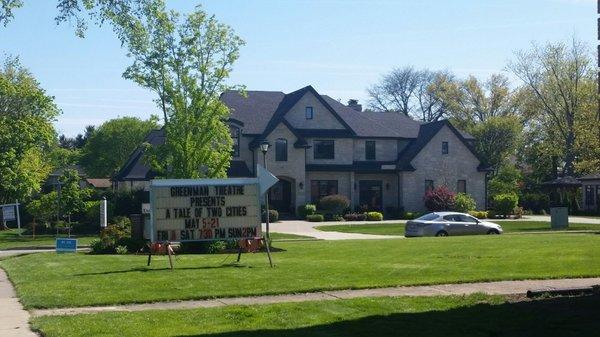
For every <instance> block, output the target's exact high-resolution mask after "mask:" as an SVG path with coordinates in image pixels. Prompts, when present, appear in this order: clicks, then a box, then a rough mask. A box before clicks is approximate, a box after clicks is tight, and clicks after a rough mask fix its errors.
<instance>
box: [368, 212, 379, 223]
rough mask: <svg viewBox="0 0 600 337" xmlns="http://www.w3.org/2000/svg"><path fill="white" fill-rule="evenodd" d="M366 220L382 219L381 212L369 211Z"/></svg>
mask: <svg viewBox="0 0 600 337" xmlns="http://www.w3.org/2000/svg"><path fill="white" fill-rule="evenodd" d="M367 220H369V221H381V220H383V214H381V213H380V212H369V213H367Z"/></svg>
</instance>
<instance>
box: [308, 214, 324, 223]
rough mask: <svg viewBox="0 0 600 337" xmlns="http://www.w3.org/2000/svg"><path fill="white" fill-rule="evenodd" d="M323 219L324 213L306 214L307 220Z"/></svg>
mask: <svg viewBox="0 0 600 337" xmlns="http://www.w3.org/2000/svg"><path fill="white" fill-rule="evenodd" d="M323 219H324V218H323V214H312V215H307V216H306V221H310V222H322V221H323Z"/></svg>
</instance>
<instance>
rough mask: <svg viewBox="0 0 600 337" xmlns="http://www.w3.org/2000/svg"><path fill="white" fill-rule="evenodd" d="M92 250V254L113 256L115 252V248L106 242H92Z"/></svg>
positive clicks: (96, 240)
mask: <svg viewBox="0 0 600 337" xmlns="http://www.w3.org/2000/svg"><path fill="white" fill-rule="evenodd" d="M90 249H91V253H92V254H112V253H114V252H115V247H114V246H112V245H108V244H107V243H106V242H104V241H102V240H99V239H94V240H92V241H90Z"/></svg>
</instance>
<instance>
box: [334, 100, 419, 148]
mask: <svg viewBox="0 0 600 337" xmlns="http://www.w3.org/2000/svg"><path fill="white" fill-rule="evenodd" d="M322 97H323V98H324V99H325V101H326V102H327V103H329V105H330V106H331V107H332V108H333V109H334V110H335V111H336V112H337V113H338V115H340V117H342V118H343V119H344V120H345V121H346V122H347V123H348V125H349V126H350V127H351V128H352V130H354V132H355V133H356V135H357V136H359V137H374V138H376V137H390V138H416V137H417V135H418V133H419V125H420V123H419V122H417V121H415V120H413V119H411V118H410V117H407V116H405V115H403V114H401V113H396V112H367V111H357V110H354V109H352V108H350V107H347V106H345V105H343V104H342V103H340V102H338V101H336V100H334V99H333V98H331V97H329V96H327V95H323V96H322Z"/></svg>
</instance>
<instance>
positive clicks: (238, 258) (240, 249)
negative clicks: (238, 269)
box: [237, 241, 242, 262]
mask: <svg viewBox="0 0 600 337" xmlns="http://www.w3.org/2000/svg"><path fill="white" fill-rule="evenodd" d="M240 243H241V241H238V257H237V262H240V259H241V258H242V245H241V244H240Z"/></svg>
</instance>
